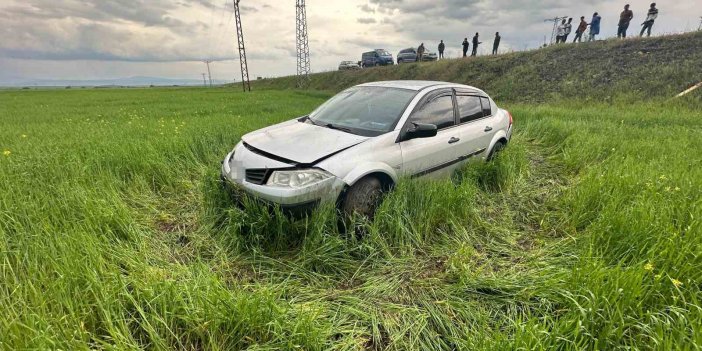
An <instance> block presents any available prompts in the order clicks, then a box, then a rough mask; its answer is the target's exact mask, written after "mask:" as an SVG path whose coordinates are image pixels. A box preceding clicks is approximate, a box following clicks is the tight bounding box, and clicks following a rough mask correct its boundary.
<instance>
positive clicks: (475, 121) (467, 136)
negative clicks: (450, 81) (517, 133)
mask: <svg viewBox="0 0 702 351" xmlns="http://www.w3.org/2000/svg"><path fill="white" fill-rule="evenodd" d="M456 106H457V107H458V129H459V130H460V141H459V142H457V143H456V144H457V147H458V149H459V155H458V157H459V158H461V159H463V160H468V159H471V158H472V159H479V158H480V157H484V156H486V154H487V148H488V146H490V142H491V141H492V137H493V135H494V134H495V126H493V125H492V108H491V106H490V100H489V99H488V98H486V97H484V96H481V95H480V94H477V93H475V92H470V91H461V90H457V91H456Z"/></svg>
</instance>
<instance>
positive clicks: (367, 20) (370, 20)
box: [356, 17, 377, 24]
mask: <svg viewBox="0 0 702 351" xmlns="http://www.w3.org/2000/svg"><path fill="white" fill-rule="evenodd" d="M356 22H358V23H362V24H370V23H376V22H377V21H376V20H375V18H372V17H366V18H357V19H356Z"/></svg>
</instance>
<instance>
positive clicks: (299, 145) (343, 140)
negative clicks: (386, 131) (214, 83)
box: [241, 119, 369, 164]
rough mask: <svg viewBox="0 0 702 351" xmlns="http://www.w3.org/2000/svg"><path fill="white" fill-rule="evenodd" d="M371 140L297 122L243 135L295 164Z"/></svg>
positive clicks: (254, 145)
mask: <svg viewBox="0 0 702 351" xmlns="http://www.w3.org/2000/svg"><path fill="white" fill-rule="evenodd" d="M367 139H369V137H365V136H361V135H354V134H349V133H346V132H343V131H340V130H335V129H329V128H326V127H321V126H316V125H313V124H309V123H302V122H299V121H298V120H297V119H295V120H292V121H287V122H283V123H280V124H276V125H273V126H270V127H267V128H264V129H260V130H257V131H255V132H252V133H249V134H246V135H244V136H243V137H242V138H241V140H243V141H244V142H245V143H246V144H248V145H249V146H251V147H253V148H255V149H258V150H260V151H263V152H265V153H268V154H271V155H274V156H277V157H279V158H283V159H287V160H290V161H293V162H295V163H305V164H314V163H316V162H318V161H320V160H321V159H323V158H325V157H327V156H329V155H331V154H334V153H336V152H339V151H342V150H345V149H348V148H349V147H352V146H354V145H357V144H359V143H362V142H363V141H365V140H367Z"/></svg>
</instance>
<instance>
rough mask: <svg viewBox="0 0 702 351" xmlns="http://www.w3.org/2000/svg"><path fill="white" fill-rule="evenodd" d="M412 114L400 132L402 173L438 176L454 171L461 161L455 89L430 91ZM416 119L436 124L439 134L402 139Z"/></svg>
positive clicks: (418, 175)
mask: <svg viewBox="0 0 702 351" xmlns="http://www.w3.org/2000/svg"><path fill="white" fill-rule="evenodd" d="M418 106H419V107H418V108H417V109H415V111H414V112H413V113H412V115H411V116H410V117H409V119H408V121H407V123H406V124H405V125H404V126H403V128H402V130H401V132H400V140H401V141H400V149H401V151H402V172H401V173H402V174H403V175H405V176H409V177H413V178H414V177H425V176H426V177H439V176H442V175H445V174H447V173H451V172H452V171H453V170H454V169H455V168H456V164H457V163H458V150H457V148H456V144H457V143H458V141H460V132H459V130H458V128H456V115H455V110H456V109H455V105H454V101H453V92H452V91H451V90H450V89H446V90H441V91H438V92H433V93H430V94H429V95H428V96H427V97H426V98H425V99H423V102H421V103H420V104H419V105H418ZM413 123H425V124H434V125H436V126H437V134H436V136H433V137H429V138H416V139H409V140H403V139H404V138H405V135H406V132H407V130H409V129H410V128H413V127H414V124H413Z"/></svg>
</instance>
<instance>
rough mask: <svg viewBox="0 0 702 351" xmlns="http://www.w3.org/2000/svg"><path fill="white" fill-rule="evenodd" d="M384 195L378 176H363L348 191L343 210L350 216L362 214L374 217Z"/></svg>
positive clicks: (370, 217)
mask: <svg viewBox="0 0 702 351" xmlns="http://www.w3.org/2000/svg"><path fill="white" fill-rule="evenodd" d="M382 195H383V185H382V183H381V182H380V180H379V179H378V178H375V177H366V178H363V179H361V180H359V181H358V182H356V184H354V185H352V186H351V187H350V188H349V189H348V190H347V191H346V196H345V197H344V200H343V203H342V204H341V210H342V211H343V213H344V215H345V216H348V217H352V216H353V215H360V216H362V217H364V218H367V219H373V216H374V215H375V210H376V209H377V208H378V205H380V200H381V199H382Z"/></svg>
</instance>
